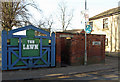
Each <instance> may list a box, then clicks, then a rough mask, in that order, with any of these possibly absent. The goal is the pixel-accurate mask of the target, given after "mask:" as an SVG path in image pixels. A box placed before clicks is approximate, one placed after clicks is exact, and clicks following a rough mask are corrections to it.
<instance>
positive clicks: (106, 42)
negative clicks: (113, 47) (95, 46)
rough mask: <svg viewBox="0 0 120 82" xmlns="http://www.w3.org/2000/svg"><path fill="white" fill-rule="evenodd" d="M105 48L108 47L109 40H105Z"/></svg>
mask: <svg viewBox="0 0 120 82" xmlns="http://www.w3.org/2000/svg"><path fill="white" fill-rule="evenodd" d="M105 46H108V38H106V39H105Z"/></svg>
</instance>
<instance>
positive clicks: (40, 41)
mask: <svg viewBox="0 0 120 82" xmlns="http://www.w3.org/2000/svg"><path fill="white" fill-rule="evenodd" d="M23 30H26V35H14V33H16V32H19V31H23ZM35 31H37V32H40V33H41V34H42V35H41V36H36V35H35ZM43 35H44V36H43ZM49 41H50V42H51V44H50V43H49ZM54 66H55V33H52V34H51V36H50V33H49V32H47V31H44V30H42V29H39V28H36V27H35V26H32V25H29V26H25V27H22V28H18V29H14V30H11V31H8V33H7V31H5V30H3V31H2V70H13V69H23V68H37V67H54Z"/></svg>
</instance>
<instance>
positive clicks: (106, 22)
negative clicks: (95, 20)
mask: <svg viewBox="0 0 120 82" xmlns="http://www.w3.org/2000/svg"><path fill="white" fill-rule="evenodd" d="M103 29H108V18H104V19H103Z"/></svg>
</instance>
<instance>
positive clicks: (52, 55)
mask: <svg viewBox="0 0 120 82" xmlns="http://www.w3.org/2000/svg"><path fill="white" fill-rule="evenodd" d="M51 66H55V33H52V35H51Z"/></svg>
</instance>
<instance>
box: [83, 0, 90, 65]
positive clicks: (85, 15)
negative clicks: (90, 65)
mask: <svg viewBox="0 0 120 82" xmlns="http://www.w3.org/2000/svg"><path fill="white" fill-rule="evenodd" d="M85 11H87V0H85ZM84 17H85V59H84V65H87V33H90V32H91V31H92V27H91V26H90V25H87V22H89V15H88V12H85V14H84Z"/></svg>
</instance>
